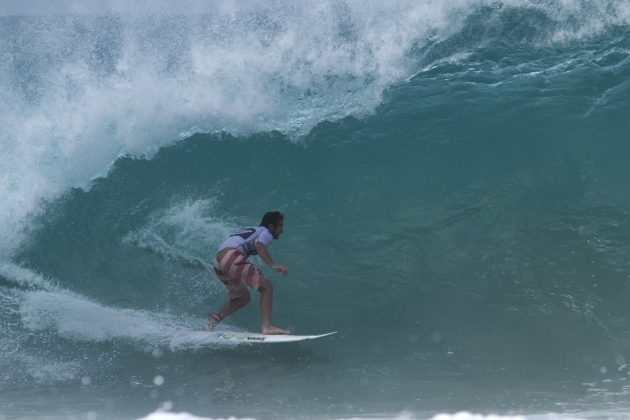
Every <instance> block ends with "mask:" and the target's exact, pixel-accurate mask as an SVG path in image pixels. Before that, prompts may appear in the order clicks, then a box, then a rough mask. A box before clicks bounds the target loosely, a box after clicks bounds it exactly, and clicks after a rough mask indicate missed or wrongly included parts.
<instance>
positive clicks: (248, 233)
mask: <svg viewBox="0 0 630 420" xmlns="http://www.w3.org/2000/svg"><path fill="white" fill-rule="evenodd" d="M271 241H273V236H272V235H271V232H269V229H267V228H266V227H264V226H258V227H246V228H243V229H240V230H239V231H238V232H236V233H233V234H232V235H230V236H229V237H228V238H227V239H226V240H225V241H223V243H222V244H221V246H219V251H221V250H223V249H225V248H236V249H238V250H239V251H240V252H241V253H243V255H247V256H249V255H256V254H258V253H257V252H256V246H255V245H256V242H260V243H262V244H263V245H265V246H269V245H270V244H271Z"/></svg>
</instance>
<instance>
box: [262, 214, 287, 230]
mask: <svg viewBox="0 0 630 420" xmlns="http://www.w3.org/2000/svg"><path fill="white" fill-rule="evenodd" d="M283 220H284V214H282V213H280V212H279V211H268V212H267V213H265V215H264V216H263V218H262V221H261V222H260V226H265V227H267V226H269V225H272V226H273V227H276V226H278V225H279V224H280V222H282V221H283Z"/></svg>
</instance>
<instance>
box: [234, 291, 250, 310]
mask: <svg viewBox="0 0 630 420" xmlns="http://www.w3.org/2000/svg"><path fill="white" fill-rule="evenodd" d="M251 299H252V297H251V296H250V294H249V292H248V291H247V290H246V289H245V290H243V291H242V292H241V293H240V294H238V295H235V296H230V303H231V304H232V305H235V306H237V307H239V308H240V307H243V306H245V305H247V304H248V303H249V301H250V300H251Z"/></svg>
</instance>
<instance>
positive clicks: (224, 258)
mask: <svg viewBox="0 0 630 420" xmlns="http://www.w3.org/2000/svg"><path fill="white" fill-rule="evenodd" d="M283 226H284V215H283V214H282V213H280V212H279V211H270V212H267V213H265V215H264V216H263V218H262V221H261V222H260V226H258V227H248V228H243V229H241V230H239V231H238V232H236V233H234V234H233V235H230V236H229V237H228V238H227V239H226V240H225V241H224V242H223V243H222V244H221V246H219V251H218V252H217V255H216V258H215V259H214V272H215V273H216V275H217V277H218V278H219V280H221V282H222V283H223V284H224V285H225V287H226V288H227V289H228V301H227V303H226V304H225V305H224V306H223V308H222V309H221V310H220V311H219V312H217V313H215V314H209V315H210V320H209V321H208V324H207V325H206V326H205V327H204V329H205V330H206V331H212V330H214V329H215V328H216V327H217V325H218V324H219V322H221V321H222V320H223V319H224V318H225V317H226V316H228V315H230V314H232V313H234V312H235V311H237V310H238V309H241V308H242V307H244V306H245V305H247V304H248V303H249V301H250V299H251V297H250V294H249V290H247V288H248V287H250V288H251V289H253V290H257V291H258V292H260V314H261V316H262V333H263V334H287V333H288V331H286V330H283V329H281V328H278V327H275V326H273V325H272V324H271V306H272V300H273V286H272V285H271V282H270V281H269V280H268V279H267V277H265V275H264V274H263V273H262V271H260V270H259V269H258V267H256V266H255V265H254V264H252V263H251V262H249V261H248V260H247V257H249V256H250V255H259V256H260V258H261V259H262V260H263V261H264V262H265V263H266V264H267V265H268V266H269V267H271V269H272V270H273V271H276V272H278V273H282V275H284V276H286V275H287V274H288V273H289V269H288V268H287V267H285V266H284V265H281V264H276V263H275V262H274V261H273V259H272V258H271V255H270V254H269V250H268V249H267V247H268V246H269V245H270V244H271V242H272V241H273V240H274V239H278V238H279V237H280V234H281V233H282V230H283Z"/></svg>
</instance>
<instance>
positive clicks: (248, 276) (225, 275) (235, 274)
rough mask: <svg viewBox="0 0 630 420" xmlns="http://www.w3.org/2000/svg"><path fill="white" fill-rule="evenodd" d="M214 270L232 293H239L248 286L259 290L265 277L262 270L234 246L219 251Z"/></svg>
mask: <svg viewBox="0 0 630 420" xmlns="http://www.w3.org/2000/svg"><path fill="white" fill-rule="evenodd" d="M214 272H215V274H216V275H217V277H218V278H219V280H221V282H222V283H223V284H224V285H225V287H227V289H228V290H229V292H230V295H239V294H240V292H242V290H243V289H244V288H245V287H246V286H249V287H251V288H252V289H254V290H258V288H260V286H261V285H262V283H263V281H264V279H265V275H264V274H263V273H262V271H260V270H259V269H258V268H257V267H256V266H255V265H254V264H252V263H250V262H249V261H247V257H246V256H245V255H243V254H241V253H240V252H239V251H238V250H236V249H234V248H226V249H222V250H221V251H219V253H218V254H217V256H216V258H215V259H214Z"/></svg>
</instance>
